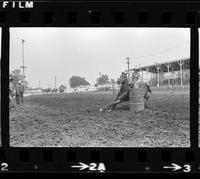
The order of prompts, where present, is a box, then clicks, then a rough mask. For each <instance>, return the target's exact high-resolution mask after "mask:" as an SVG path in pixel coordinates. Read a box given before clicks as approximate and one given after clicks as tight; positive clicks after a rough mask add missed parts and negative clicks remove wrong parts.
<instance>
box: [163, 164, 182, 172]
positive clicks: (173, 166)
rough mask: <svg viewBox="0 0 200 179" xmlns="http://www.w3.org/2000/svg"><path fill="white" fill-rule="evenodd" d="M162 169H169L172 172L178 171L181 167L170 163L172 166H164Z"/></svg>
mask: <svg viewBox="0 0 200 179" xmlns="http://www.w3.org/2000/svg"><path fill="white" fill-rule="evenodd" d="M163 168H171V169H172V171H176V170H180V169H181V168H182V167H181V166H179V165H177V164H175V163H172V166H164V167H163Z"/></svg>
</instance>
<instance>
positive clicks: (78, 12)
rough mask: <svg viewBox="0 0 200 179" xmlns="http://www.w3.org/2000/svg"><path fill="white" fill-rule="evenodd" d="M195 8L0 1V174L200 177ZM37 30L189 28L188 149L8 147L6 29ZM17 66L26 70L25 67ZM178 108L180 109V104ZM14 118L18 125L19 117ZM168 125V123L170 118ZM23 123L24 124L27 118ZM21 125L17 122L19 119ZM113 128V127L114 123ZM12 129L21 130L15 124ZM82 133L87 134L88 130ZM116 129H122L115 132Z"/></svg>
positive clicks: (199, 20)
mask: <svg viewBox="0 0 200 179" xmlns="http://www.w3.org/2000/svg"><path fill="white" fill-rule="evenodd" d="M199 9H200V3H199V2H182V1H180V2H179V1H177V2H137V1H135V2H111V1H110V2H53V1H48V2H44V1H42V2H36V1H35V2H34V1H3V2H0V27H1V36H2V37H1V39H2V40H1V144H2V145H1V147H0V171H1V172H2V173H4V172H19V171H20V172H32V171H34V172H35V171H36V172H46V171H48V172H52V171H53V172H67V173H76V172H78V173H81V172H86V173H126V172H127V173H138V172H142V173H143V172H146V173H154V172H161V173H162V172H163V173H168V172H169V173H190V172H191V173H199V172H200V150H199V139H198V136H199V133H200V132H199V127H198V126H199V120H198V97H197V96H198V91H199V86H198V81H199V80H198V66H199V65H198V64H199V56H198V52H199V40H198V39H199V32H198V30H199V24H200V14H199V12H200V11H199ZM39 27H42V28H55V27H57V28H59V29H63V28H66V29H70V28H79V29H84V28H91V29H92V28H99V29H101V28H110V29H114V28H121V29H123V28H129V29H131V28H144V29H145V28H171V29H173V28H185V29H189V35H190V65H189V70H190V76H191V78H190V88H189V90H190V93H189V99H190V100H189V106H190V109H188V110H189V116H190V120H189V123H188V124H189V134H188V136H185V138H189V145H188V146H187V147H176V146H175V147H173V146H169V147H163V146H162V145H161V146H159V145H157V146H156V147H151V146H147V147H141V146H137V145H133V146H130V145H127V146H126V145H125V146H124V147H123V146H119V147H117V146H114V147H112V145H111V147H108V146H106V145H105V146H103V147H101V146H100V147H99V146H95V145H94V146H93V147H82V146H76V145H74V146H73V145H71V146H64V145H62V146H61V147H55V146H54V147H48V145H47V146H45V144H44V145H43V146H37V145H35V146H34V145H29V146H28V145H24V146H23V145H21V146H15V145H12V146H11V144H10V142H11V140H13V139H11V137H10V135H12V138H14V137H15V135H16V136H17V135H18V134H15V133H13V134H12V127H11V121H10V117H9V116H11V115H12V114H11V113H10V110H9V105H10V104H9V88H10V87H9V74H10V71H9V68H11V66H9V65H11V59H10V58H11V56H12V54H11V51H10V50H11V48H12V46H11V43H12V38H13V37H12V35H11V34H12V33H11V29H15V28H24V29H26V28H39ZM58 33H59V31H58ZM13 34H14V32H13ZM15 35H16V34H15ZM16 36H18V35H16ZM38 40H39V38H38ZM22 44H23V43H22ZM175 45H176V44H175ZM35 53H36V52H35ZM75 53H76V52H75ZM150 54H151V53H150ZM20 58H21V57H20ZM77 63H79V62H77ZM20 65H21V64H20ZM22 67H24V68H25V66H24V64H23V66H22ZM22 69H23V68H22ZM158 71H159V70H158ZM119 73H120V72H119ZM24 78H25V77H24ZM55 81H56V78H55ZM39 83H40V82H39ZM39 85H40V84H39ZM45 95H46V94H45ZM180 105H181V106H182V104H180ZM20 109H21V108H19V109H18V110H20ZM33 110H34V109H33ZM87 110H88V111H87V112H88V113H91V110H90V109H87ZM92 112H93V111H92ZM134 114H135V113H134ZM137 114H138V113H137ZM77 115H80V113H78V114H77ZM18 119H19V120H20V118H18ZM34 120H35V118H34ZM169 120H170V121H171V119H169ZM27 121H29V119H28V118H27ZM20 122H22V121H21V120H20ZM29 122H30V121H29ZM179 122H180V121H179ZM183 122H185V121H183ZM24 123H26V121H24ZM113 123H115V121H113ZM121 123H122V121H121ZM12 124H13V125H15V123H13V122H12ZM16 125H17V126H18V125H19V126H20V124H16ZM21 125H22V124H21ZM38 125H43V124H41V123H40V124H38ZM54 125H55V124H54ZM63 125H64V124H63ZM77 125H78V124H77ZM99 125H102V124H99ZM169 126H170V125H169ZM171 127H172V126H171ZM18 130H19V131H20V130H22V128H19V129H18ZM54 130H56V129H54ZM77 130H78V128H77ZM85 130H87V126H86V129H85ZM110 130H111V128H110ZM117 130H122V129H121V128H120V127H119V128H118V129H117ZM166 130H167V129H166ZM168 130H170V129H168ZM177 130H178V129H177ZM185 130H186V129H185ZM15 132H16V131H15ZM52 132H53V131H52ZM54 132H55V131H54ZM175 132H176V131H175ZM21 133H22V134H21V135H22V136H23V135H25V134H24V133H23V131H22V132H21ZM19 135H20V134H19ZM26 135H27V134H26ZM72 135H73V133H72ZM99 135H100V134H99ZM116 135H117V134H116ZM132 135H134V133H132ZM26 137H27V136H26ZM26 137H24V140H26V139H25V138H26ZM39 137H40V138H45V136H39ZM46 137H49V136H46ZM141 137H142V136H141ZM172 137H173V136H172ZM27 138H28V137H27ZM30 140H31V139H30ZM55 140H56V139H55ZM66 140H67V139H66ZM71 140H72V139H71ZM74 140H75V139H74ZM148 140H150V139H148ZM174 140H176V139H174ZM72 143H73V141H72Z"/></svg>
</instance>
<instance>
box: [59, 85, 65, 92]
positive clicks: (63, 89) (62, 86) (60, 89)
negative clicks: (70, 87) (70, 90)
mask: <svg viewBox="0 0 200 179" xmlns="http://www.w3.org/2000/svg"><path fill="white" fill-rule="evenodd" d="M65 89H66V86H64V85H60V86H59V92H60V93H63V92H64V91H65Z"/></svg>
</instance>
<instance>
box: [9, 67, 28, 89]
mask: <svg viewBox="0 0 200 179" xmlns="http://www.w3.org/2000/svg"><path fill="white" fill-rule="evenodd" d="M10 77H11V78H12V79H13V81H12V82H11V84H12V86H13V88H14V89H15V87H16V85H17V83H18V82H19V81H23V85H24V87H25V88H27V87H28V81H26V80H24V78H23V75H22V74H21V70H20V69H15V70H13V71H12V72H11V73H10Z"/></svg>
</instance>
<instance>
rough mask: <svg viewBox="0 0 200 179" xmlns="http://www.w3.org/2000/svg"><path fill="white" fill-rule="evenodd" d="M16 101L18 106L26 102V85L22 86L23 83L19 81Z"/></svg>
mask: <svg viewBox="0 0 200 179" xmlns="http://www.w3.org/2000/svg"><path fill="white" fill-rule="evenodd" d="M15 99H16V103H17V104H20V103H23V102H24V85H23V84H22V81H19V82H18V83H17V86H16V92H15Z"/></svg>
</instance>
